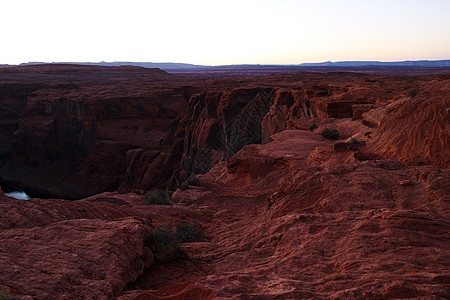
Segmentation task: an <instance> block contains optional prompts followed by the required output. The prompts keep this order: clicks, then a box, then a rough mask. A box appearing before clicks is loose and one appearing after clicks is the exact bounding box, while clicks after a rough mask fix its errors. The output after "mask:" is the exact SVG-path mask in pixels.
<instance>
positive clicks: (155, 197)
mask: <svg viewBox="0 0 450 300" xmlns="http://www.w3.org/2000/svg"><path fill="white" fill-rule="evenodd" d="M144 203H145V204H147V205H152V204H158V205H172V201H171V200H170V197H169V193H168V192H167V191H164V190H153V191H150V192H148V193H147V194H145V196H144Z"/></svg>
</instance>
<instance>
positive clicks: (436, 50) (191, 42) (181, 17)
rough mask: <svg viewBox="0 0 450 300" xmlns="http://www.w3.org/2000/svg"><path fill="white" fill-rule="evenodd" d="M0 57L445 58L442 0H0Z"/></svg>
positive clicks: (448, 10) (210, 61)
mask: <svg viewBox="0 0 450 300" xmlns="http://www.w3.org/2000/svg"><path fill="white" fill-rule="evenodd" d="M0 11H1V17H0V28H1V44H0V64H18V63H23V62H31V61H39V62H99V61H135V62H180V63H181V62H182V63H193V64H206V65H220V64H256V63H260V64H298V63H303V62H322V61H329V60H330V61H345V60H380V61H398V60H419V59H429V60H435V59H450V0H308V1H307V0H258V1H256V0H226V1H214V0H190V1H186V0H184V1H183V0H165V1H153V0H126V1H124V0H122V1H116V0H107V1H104V0H77V1H72V0H64V1H63V0H40V1H36V0H2V1H1V3H0Z"/></svg>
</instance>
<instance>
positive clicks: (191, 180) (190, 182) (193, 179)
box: [180, 174, 200, 191]
mask: <svg viewBox="0 0 450 300" xmlns="http://www.w3.org/2000/svg"><path fill="white" fill-rule="evenodd" d="M190 185H197V186H199V185H200V180H199V179H198V178H197V176H195V174H191V176H189V177H188V178H187V179H186V180H185V181H183V183H182V184H181V185H180V189H181V190H182V191H185V190H187V189H188V188H189V186H190Z"/></svg>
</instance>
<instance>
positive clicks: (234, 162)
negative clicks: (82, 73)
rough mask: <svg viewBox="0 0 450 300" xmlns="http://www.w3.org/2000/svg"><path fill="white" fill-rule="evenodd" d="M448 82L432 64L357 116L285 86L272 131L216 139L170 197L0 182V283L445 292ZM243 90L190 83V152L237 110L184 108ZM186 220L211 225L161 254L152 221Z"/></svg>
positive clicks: (45, 293) (123, 290)
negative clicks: (65, 194)
mask: <svg viewBox="0 0 450 300" xmlns="http://www.w3.org/2000/svg"><path fill="white" fill-rule="evenodd" d="M355 76H356V75H355ZM255 91H256V96H255V95H253V93H254V92H255ZM366 92H367V91H365V92H364V93H366ZM449 92H450V84H449V79H441V80H432V81H429V82H427V83H426V84H424V85H423V86H421V89H420V92H418V93H417V95H411V96H405V95H397V96H398V98H396V99H395V101H394V100H392V101H389V99H387V100H386V103H384V104H382V103H379V105H376V106H371V107H369V108H367V107H366V108H365V109H363V111H364V112H361V108H360V107H356V108H355V111H358V112H361V113H360V114H359V116H358V117H355V118H351V117H345V116H340V117H339V116H337V117H336V118H330V116H329V115H318V114H319V113H323V112H324V111H321V109H322V108H323V107H326V108H330V106H331V107H335V108H336V109H337V110H336V111H335V112H334V113H336V114H338V112H339V111H340V109H343V107H344V108H345V105H344V106H341V107H340V106H333V105H328V106H327V105H325V106H322V105H319V104H320V103H319V101H318V100H317V102H316V104H317V106H314V105H313V104H311V102H310V106H309V110H308V111H309V115H305V114H303V113H301V111H302V110H301V109H300V107H303V106H302V105H303V103H305V101H306V100H305V98H303V96H302V94H301V93H294V94H295V95H293V94H290V95H289V93H290V92H288V93H283V92H281V91H278V90H277V91H275V92H274V93H275V98H274V99H275V100H274V102H273V103H271V105H273V106H271V109H270V111H269V112H268V113H267V115H265V116H264V118H262V119H258V118H257V119H258V120H259V121H260V122H262V123H263V124H268V126H265V127H260V128H261V130H263V129H264V132H263V133H264V135H265V136H266V138H267V140H266V141H267V142H266V143H264V144H252V145H246V146H243V147H242V149H240V150H237V149H232V147H230V146H232V145H233V144H230V143H225V146H224V144H219V145H220V147H218V148H214V149H213V150H214V151H215V152H214V153H213V154H210V158H211V160H206V162H207V163H211V164H214V166H213V167H212V169H211V170H209V172H207V173H206V174H204V175H198V176H197V179H198V180H194V181H192V183H191V184H189V185H187V184H185V185H184V186H183V188H180V189H178V190H177V191H176V192H175V193H174V194H173V195H172V199H173V200H174V201H175V203H174V204H173V205H171V206H164V205H142V203H143V200H142V196H141V195H136V194H134V193H126V194H119V193H118V192H112V193H109V192H106V193H102V194H99V195H95V196H92V197H90V198H86V199H83V200H77V201H66V200H57V199H56V200H44V199H32V200H28V201H25V200H16V199H12V198H9V197H7V196H4V195H1V196H0V228H1V231H0V293H2V294H3V295H13V296H15V297H17V298H19V299H32V298H33V299H114V298H115V299H122V300H131V299H133V300H138V299H139V300H145V299H212V298H219V299H230V298H232V299H233V298H234V299H392V298H416V299H448V298H450V275H449V274H450V235H449V233H450V197H449V194H450V170H449V168H448V166H449V165H448V163H449V161H448V158H449V128H450V126H449V123H450V122H449V121H450V120H449V111H450V109H449V108H450V99H449V98H448V95H449V94H450V93H449ZM239 93H243V94H244V96H245V95H247V96H248V98H250V99H251V100H252V99H253V100H254V101H253V100H252V101H251V103H252V104H251V105H250V106H248V107H252V105H253V104H255V103H258V101H259V100H258V99H260V97H261V95H262V94H261V90H259V89H258V90H246V91H242V90H241V91H235V92H232V93H231V94H227V97H222V96H223V94H220V93H219V94H215V93H212V94H205V95H203V96H202V95H200V96H193V97H192V98H191V101H190V105H192V106H190V108H189V109H188V111H187V112H186V113H185V114H183V115H182V116H181V117H180V118H179V119H178V122H179V124H178V125H177V126H178V127H177V129H176V130H175V129H173V131H172V133H171V134H169V136H171V137H170V138H169V139H173V140H174V141H175V140H177V139H178V138H181V136H182V135H183V134H182V133H183V132H187V133H189V135H188V136H190V137H192V139H191V140H190V141H191V142H192V144H187V145H188V146H190V148H189V149H186V150H187V151H188V154H189V153H190V154H191V156H192V157H193V158H195V157H197V156H196V155H197V154H196V153H197V152H195V151H194V149H199V148H201V147H202V145H207V144H208V143H207V141H203V139H204V138H206V137H208V136H209V137H210V138H212V139H214V137H216V135H214V134H213V133H214V132H215V131H214V126H216V125H214V124H216V123H217V124H219V125H223V124H226V123H227V122H228V121H229V119H227V117H226V116H225V117H224V115H222V116H219V115H217V116H216V115H215V116H213V117H212V118H213V120H212V121H211V122H208V119H207V118H206V117H205V118H203V119H202V118H197V119H193V120H191V121H189V120H188V118H187V116H188V115H189V114H193V115H196V116H205V115H204V113H206V112H208V111H209V110H208V109H207V107H208V104H211V103H214V101H218V103H219V104H220V105H219V106H217V107H219V109H220V110H221V111H222V112H227V111H228V112H229V111H233V110H234V109H236V107H235V106H233V105H236V103H237V102H239V101H238V100H236V99H241V100H242V99H244V98H245V97H247V96H245V97H236V95H237V94H239ZM361 93H363V92H361ZM367 93H368V92H367ZM218 95H222V96H218ZM230 95H231V96H230ZM233 95H234V96H233ZM240 95H241V96H242V94H240ZM258 95H259V96H258ZM221 97H222V98H221ZM233 97H234V98H233ZM205 99H206V100H205ZM232 99H235V100H232ZM255 99H256V100H255ZM203 100H205V101H203ZM219 100H220V101H219ZM202 101H203V102H202ZM208 101H211V102H208ZM233 103H234V104H233ZM328 104H330V103H328ZM211 105H212V104H211ZM314 107H315V109H316V110H315V113H314V114H313V115H311V112H312V111H313V110H312V108H314ZM272 108H273V109H272ZM344 111H345V109H344ZM316 113H317V114H316ZM327 114H328V113H327ZM211 115H212V114H210V116H211ZM241 120H245V119H241ZM247 120H249V119H247ZM244 123H245V122H244ZM195 124H197V125H195ZM228 124H229V123H228ZM312 124H315V126H311V125H312ZM239 126H241V125H233V126H231V127H233V128H239ZM225 127H226V128H228V130H230V132H232V133H233V132H236V131H233V130H234V129H230V127H229V126H225ZM325 128H330V129H337V130H338V131H339V132H340V133H341V135H340V139H338V140H331V139H326V138H324V137H322V136H321V135H320V132H321V131H322V130H323V129H325ZM171 130H172V129H171ZM174 131H178V133H176V132H174ZM209 133H210V135H209ZM263 133H262V136H264V135H263ZM225 136H227V137H232V136H234V135H233V134H230V135H227V133H225ZM194 138H195V139H194ZM206 139H207V138H206ZM194 141H195V143H194ZM235 142H236V140H235ZM184 143H187V141H185V140H183V141H182V142H181V145H183V144H184ZM202 143H204V144H202ZM178 146H179V145H178ZM172 148H176V147H175V146H173V144H172ZM172 150H173V149H172ZM191 150H192V151H191ZM234 150H236V151H234ZM232 152H235V153H232ZM223 154H230V155H229V157H227V158H228V159H227V160H226V161H221V159H218V157H223ZM214 155H216V156H214ZM181 156H183V155H181ZM183 159H184V161H185V162H186V164H187V165H188V166H193V165H195V164H196V163H200V162H195V161H188V160H187V158H186V155H184V156H183ZM204 165H205V164H201V166H204ZM185 171H186V170H185ZM182 221H189V222H194V221H196V222H198V224H199V227H200V228H201V229H202V230H203V231H204V233H205V240H204V241H202V242H190V243H182V244H181V248H182V249H183V251H184V253H185V255H181V256H179V257H178V258H177V259H173V260H169V261H167V260H161V259H158V255H159V253H158V252H157V251H152V249H154V246H155V245H154V241H153V240H152V239H151V238H149V237H150V236H151V234H152V232H154V231H155V229H157V228H162V227H164V226H169V227H172V228H173V227H174V226H175V224H177V223H179V222H182Z"/></svg>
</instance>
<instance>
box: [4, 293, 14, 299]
mask: <svg viewBox="0 0 450 300" xmlns="http://www.w3.org/2000/svg"><path fill="white" fill-rule="evenodd" d="M16 299H17V298H16V297H12V296H7V295H4V294H2V293H0V300H16Z"/></svg>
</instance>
